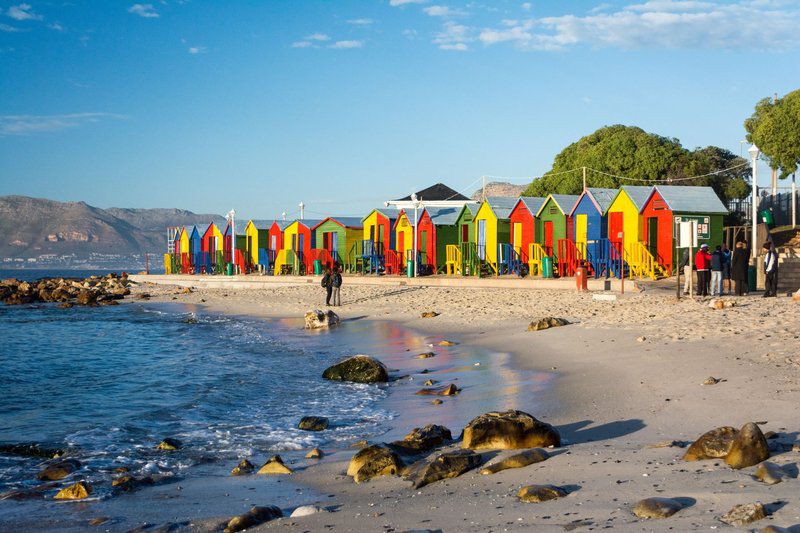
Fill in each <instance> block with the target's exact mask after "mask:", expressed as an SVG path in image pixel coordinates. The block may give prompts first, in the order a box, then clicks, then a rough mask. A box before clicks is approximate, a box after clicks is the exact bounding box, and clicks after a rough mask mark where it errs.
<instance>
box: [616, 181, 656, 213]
mask: <svg viewBox="0 0 800 533" xmlns="http://www.w3.org/2000/svg"><path fill="white" fill-rule="evenodd" d="M620 190H621V191H625V194H627V195H628V198H630V199H631V201H632V202H633V205H635V206H636V209H638V210H639V211H641V210H642V208H643V207H644V204H646V203H647V199H648V198H649V197H650V193H651V192H652V191H653V187H651V186H649V185H623V186H622V187H620ZM617 194H619V193H617Z"/></svg>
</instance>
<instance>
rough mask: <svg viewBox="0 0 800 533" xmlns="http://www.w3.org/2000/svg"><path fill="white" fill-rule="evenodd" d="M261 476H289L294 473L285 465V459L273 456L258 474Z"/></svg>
mask: <svg viewBox="0 0 800 533" xmlns="http://www.w3.org/2000/svg"><path fill="white" fill-rule="evenodd" d="M256 473H257V474H259V475H262V476H263V475H288V474H291V473H292V469H291V468H289V467H288V466H286V465H285V464H283V459H281V456H280V455H273V456H272V457H270V458H269V459H268V460H267V462H266V463H264V464H263V465H262V466H261V468H259V469H258V472H256Z"/></svg>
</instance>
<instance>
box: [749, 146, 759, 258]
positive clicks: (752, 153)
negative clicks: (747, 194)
mask: <svg viewBox="0 0 800 533" xmlns="http://www.w3.org/2000/svg"><path fill="white" fill-rule="evenodd" d="M747 153H748V154H750V157H752V158H753V188H752V189H753V190H752V191H751V198H752V200H751V203H752V204H753V214H752V216H753V218H752V220H751V221H750V222H751V225H752V228H753V231H752V235H751V239H752V240H751V242H750V250H752V256H753V258H756V257H758V250H757V249H756V238H757V232H756V227H757V225H758V165H757V160H758V153H759V151H758V146H756V145H755V144H754V145H752V146H750V148H748V149H747Z"/></svg>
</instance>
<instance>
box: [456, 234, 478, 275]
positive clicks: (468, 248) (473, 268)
mask: <svg viewBox="0 0 800 533" xmlns="http://www.w3.org/2000/svg"><path fill="white" fill-rule="evenodd" d="M460 248H461V272H462V275H464V276H480V274H481V262H482V259H481V257H480V256H479V255H478V245H477V244H475V243H474V242H462V243H461V246H460Z"/></svg>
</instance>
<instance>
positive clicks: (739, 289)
mask: <svg viewBox="0 0 800 533" xmlns="http://www.w3.org/2000/svg"><path fill="white" fill-rule="evenodd" d="M749 259H750V254H749V253H748V252H747V248H745V244H744V243H743V242H737V243H736V249H735V250H733V255H732V257H731V277H732V278H733V284H734V287H735V289H736V296H744V294H745V293H747V270H748V267H749Z"/></svg>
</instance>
